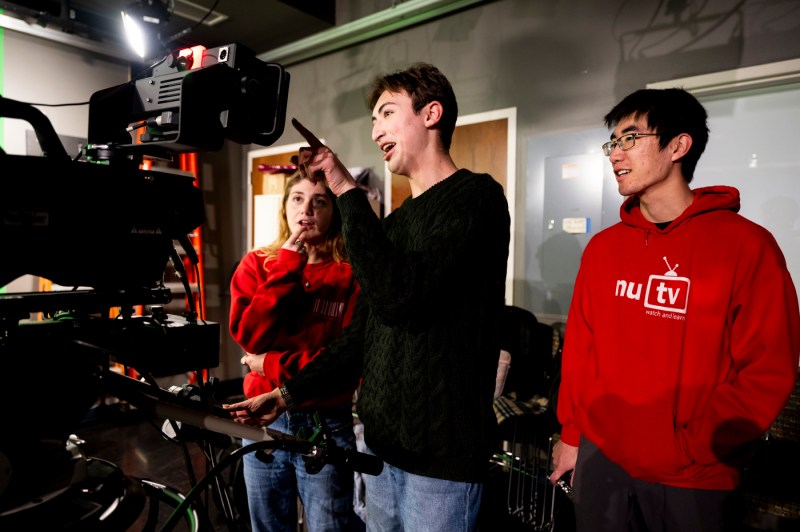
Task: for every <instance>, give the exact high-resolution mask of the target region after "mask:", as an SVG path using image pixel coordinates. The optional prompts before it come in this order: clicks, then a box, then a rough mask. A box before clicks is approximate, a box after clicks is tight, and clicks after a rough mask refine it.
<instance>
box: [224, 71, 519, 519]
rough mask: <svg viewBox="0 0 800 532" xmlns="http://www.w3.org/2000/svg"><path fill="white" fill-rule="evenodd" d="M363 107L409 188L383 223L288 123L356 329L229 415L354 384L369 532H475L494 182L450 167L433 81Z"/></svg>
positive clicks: (489, 414) (421, 76)
mask: <svg viewBox="0 0 800 532" xmlns="http://www.w3.org/2000/svg"><path fill="white" fill-rule="evenodd" d="M369 107H370V109H372V122H373V129H372V139H373V140H374V141H375V143H376V144H377V145H378V147H379V148H380V149H381V151H382V152H383V153H384V156H383V158H384V160H385V161H386V162H387V164H388V166H389V169H390V170H391V171H392V172H394V173H396V174H400V175H404V176H406V177H408V179H409V183H410V185H411V197H409V198H408V199H407V200H406V201H405V202H404V203H403V204H402V206H401V207H400V208H399V209H397V210H395V211H393V212H392V213H391V214H390V215H389V216H387V217H386V218H385V219H384V220H383V221H381V220H379V219H378V217H377V216H375V214H374V212H373V211H372V209H371V207H370V205H369V203H368V201H367V198H366V196H365V194H364V193H363V192H362V191H361V190H359V189H358V188H357V186H356V183H355V181H354V179H353V178H352V176H351V175H350V174H349V173H348V171H347V169H346V168H345V166H344V165H343V164H342V163H341V162H340V161H339V160H338V158H337V157H336V155H335V154H334V152H333V151H332V150H330V149H329V148H328V147H326V146H324V145H322V143H321V142H320V141H319V140H318V139H317V138H316V137H315V136H314V135H313V134H312V133H310V132H309V131H308V130H306V129H305V128H304V127H303V126H302V125H300V124H299V123H298V122H296V121H295V122H294V124H295V127H296V128H297V129H298V131H300V132H301V133H302V134H303V136H304V137H305V138H306V140H307V141H308V142H309V145H310V147H309V148H308V149H303V150H301V153H300V159H301V165H302V166H303V168H304V171H305V172H308V173H310V174H313V175H318V176H320V177H321V176H324V179H325V180H326V181H327V183H328V185H329V186H330V188H331V190H333V192H334V193H335V194H336V196H337V202H338V205H339V208H340V210H341V213H342V220H343V233H344V237H345V245H346V247H347V252H348V256H349V257H350V261H351V263H352V266H353V270H354V272H355V274H356V278H357V280H358V282H359V284H360V285H361V295H360V297H359V301H358V303H357V305H356V310H355V316H354V318H353V320H352V322H351V324H350V326H349V327H348V328H347V329H345V331H344V332H343V334H342V335H341V336H340V337H339V338H338V339H337V340H336V341H335V342H334V343H333V344H331V345H330V347H329V348H328V349H327V351H326V353H323V354H322V355H321V356H320V357H318V358H317V359H316V360H314V361H313V362H312V363H311V364H309V365H308V366H307V367H306V368H304V370H303V371H302V372H300V373H299V374H298V375H297V376H296V377H294V378H293V379H291V380H289V381H287V382H285V383H284V384H283V386H281V387H280V388H278V389H276V390H274V391H272V392H270V393H268V394H264V395H262V396H259V397H256V398H253V399H250V400H248V401H245V402H242V403H238V404H235V405H230V406H228V407H227V408H228V409H229V410H231V415H232V417H233V418H234V419H235V420H237V421H239V422H242V423H247V424H253V425H264V424H268V423H270V422H271V421H272V420H274V419H275V418H276V417H277V416H278V415H280V414H281V413H282V412H284V411H285V410H286V409H288V408H291V407H292V406H293V405H300V404H302V403H303V402H305V401H307V400H309V399H311V398H317V397H320V396H325V395H330V394H334V393H336V392H340V391H342V390H344V389H346V388H347V386H350V385H352V383H353V382H354V381H355V380H357V379H359V378H360V379H361V381H362V388H361V392H360V394H359V400H358V404H357V409H358V414H359V417H360V418H361V420H362V421H363V423H364V437H365V442H366V445H367V447H368V448H369V449H370V451H371V452H373V453H374V454H375V455H376V456H378V457H379V458H381V459H382V460H383V461H384V468H383V471H382V473H381V474H380V475H379V476H369V475H367V476H366V477H365V482H366V502H367V529H368V530H447V531H449V532H450V531H456V532H457V531H469V530H475V528H476V523H477V515H478V509H479V506H480V500H481V494H482V491H483V482H484V479H485V474H486V472H487V470H488V465H489V457H490V455H491V453H492V451H493V449H494V445H495V443H496V441H495V428H496V420H495V416H494V413H493V410H492V397H493V392H494V385H495V375H496V369H497V357H498V354H499V352H500V342H499V335H498V331H499V323H498V322H499V318H500V312H501V310H502V309H503V306H504V299H503V296H504V286H505V276H506V262H507V259H508V244H509V238H510V220H509V213H508V204H507V202H506V199H505V196H504V194H503V189H502V186H501V185H500V184H499V183H497V182H496V181H495V180H494V179H492V177H491V176H489V175H487V174H475V173H472V172H470V171H468V170H464V169H458V168H457V167H456V165H455V163H454V162H453V159H452V158H451V157H450V153H449V150H450V142H451V139H452V135H453V130H454V129H455V123H456V117H457V115H458V108H457V104H456V98H455V94H454V92H453V89H452V87H451V86H450V83H449V81H448V80H447V78H445V76H444V75H443V74H442V73H441V72H440V71H439V70H438V69H436V68H435V67H433V66H432V65H428V64H423V63H418V64H415V65H412V66H411V67H409V68H408V69H406V70H404V71H400V72H395V73H393V74H389V75H386V76H383V77H380V78H378V79H377V80H376V81H375V83H374V85H373V88H372V91H371V93H370V97H369ZM321 178H322V177H321Z"/></svg>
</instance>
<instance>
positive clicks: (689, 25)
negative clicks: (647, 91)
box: [612, 0, 769, 99]
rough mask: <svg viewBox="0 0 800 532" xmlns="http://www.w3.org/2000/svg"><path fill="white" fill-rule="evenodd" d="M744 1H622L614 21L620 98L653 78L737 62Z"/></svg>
mask: <svg viewBox="0 0 800 532" xmlns="http://www.w3.org/2000/svg"><path fill="white" fill-rule="evenodd" d="M746 3H747V2H746V1H745V0H741V1H739V2H737V3H736V4H735V5H733V6H732V7H730V8H728V9H725V10H720V8H719V7H718V6H717V5H714V2H704V3H702V4H699V6H698V4H696V3H693V2H659V3H657V4H642V3H640V2H624V3H623V4H622V5H621V6H620V9H619V11H617V13H616V15H615V17H614V21H613V26H612V34H613V36H614V39H615V40H616V42H617V46H618V54H619V65H618V68H617V76H616V83H615V84H614V94H615V95H616V96H617V99H622V98H624V97H625V96H626V95H627V94H629V93H630V92H632V91H634V90H636V89H640V88H642V87H643V86H644V85H646V84H647V83H650V82H653V81H662V80H665V79H672V78H676V77H686V76H692V75H697V74H703V73H705V72H707V71H708V65H714V70H729V69H734V68H737V67H739V66H740V65H741V60H742V49H743V47H744V26H745V22H744V13H743V8H744V4H746ZM726 7H727V6H726ZM762 9H769V8H767V7H762Z"/></svg>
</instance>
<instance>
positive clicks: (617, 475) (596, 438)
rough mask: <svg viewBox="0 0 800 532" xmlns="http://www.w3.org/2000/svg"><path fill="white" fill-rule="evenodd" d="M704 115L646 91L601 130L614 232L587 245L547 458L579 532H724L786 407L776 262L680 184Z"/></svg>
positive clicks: (733, 204) (788, 287)
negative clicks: (616, 205)
mask: <svg viewBox="0 0 800 532" xmlns="http://www.w3.org/2000/svg"><path fill="white" fill-rule="evenodd" d="M706 119H707V115H706V111H705V109H704V108H703V106H702V105H701V104H700V103H699V102H698V101H697V100H696V99H695V98H694V97H693V96H692V95H690V94H689V93H688V92H686V91H684V90H681V89H664V90H655V89H644V90H639V91H636V92H634V93H633V94H631V95H629V96H628V97H626V98H625V99H624V100H623V101H622V102H620V103H619V104H618V105H617V106H616V107H614V109H612V110H611V112H610V113H608V115H606V117H605V121H606V125H607V126H608V127H609V128H613V132H612V133H611V141H610V142H608V143H606V144H604V145H603V151H604V153H605V154H606V155H607V156H608V157H609V160H610V162H611V164H612V166H613V169H614V175H615V176H616V179H617V184H618V187H619V192H620V194H622V195H623V196H626V197H627V199H626V200H625V202H624V203H623V205H622V207H621V209H620V217H621V222H620V223H617V224H616V225H614V226H612V227H610V228H608V229H606V230H604V231H601V232H600V233H599V234H597V235H596V236H595V237H594V238H593V239H592V240H591V241H590V242H589V244H588V245H587V247H586V249H585V251H584V253H583V257H582V259H581V267H580V271H579V272H578V278H577V280H576V284H575V292H574V295H573V299H572V303H571V305H570V310H569V316H568V319H567V328H566V333H565V337H564V340H565V343H564V353H563V365H562V384H561V387H560V390H559V401H558V417H559V420H560V422H561V424H562V425H563V430H562V432H561V440H560V442H559V443H558V444H557V445H556V447H555V449H554V452H553V466H554V471H553V473H552V475H551V481H553V482H555V481H557V480H558V479H559V478H561V477H562V476H565V474H568V473H569V472H570V471H573V473H572V476H571V478H568V479H567V477H566V476H565V479H567V480H570V481H571V482H573V487H574V490H575V511H576V519H577V525H578V530H579V531H585V530H591V531H599V530H607V531H617V530H620V531H624V530H638V529H644V530H676V531H677V530H680V531H681V532H687V531H688V532H691V531H697V532H701V531H702V532H708V531H715V530H725V529H726V526H728V524H727V522H726V521H727V520H729V515H728V513H727V511H726V508H727V506H728V503H729V502H730V500H731V495H732V493H733V490H734V488H736V486H737V485H738V484H739V481H740V473H741V458H743V454H744V453H743V450H744V448H745V447H746V444H747V443H749V442H752V441H754V440H756V439H757V438H758V437H759V436H760V435H762V434H763V433H764V432H765V431H766V430H767V428H768V427H769V426H770V424H771V423H772V422H773V421H774V419H775V418H776V417H777V415H778V414H779V412H780V411H781V409H782V408H783V406H784V405H785V403H786V400H787V399H788V397H789V395H790V393H791V391H792V387H793V385H794V381H795V378H796V375H797V369H798V353H800V316H799V315H798V303H797V295H796V292H795V287H794V285H793V283H792V279H791V277H790V274H789V272H788V270H787V268H786V262H785V260H784V257H783V254H782V253H781V250H780V249H779V248H778V245H777V243H776V242H775V239H774V238H773V236H772V235H771V234H770V233H769V232H768V231H767V230H766V229H764V228H763V227H761V226H759V225H757V224H755V223H753V222H751V221H749V220H747V219H745V218H743V217H742V216H740V215H739V214H737V212H738V210H739V192H738V190H736V189H734V188H731V187H725V186H713V187H706V188H697V189H691V188H690V186H689V183H690V182H691V180H692V177H693V175H694V169H695V166H696V164H697V161H698V159H699V158H700V155H701V154H702V153H703V150H704V149H705V146H706V142H707V140H708V127H707V125H706Z"/></svg>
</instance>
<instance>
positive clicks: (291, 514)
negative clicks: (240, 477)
mask: <svg viewBox="0 0 800 532" xmlns="http://www.w3.org/2000/svg"><path fill="white" fill-rule="evenodd" d="M320 414H321V417H322V420H323V422H324V423H325V424H326V425H327V426H328V427H329V428H330V430H331V436H332V437H333V440H334V441H335V442H336V445H338V446H339V447H341V448H344V449H355V446H356V441H355V434H354V433H353V414H352V411H351V408H350V406H346V407H341V408H338V409H327V410H325V411H324V413H323V411H320ZM306 427H307V428H310V429H313V428H314V418H313V413H312V412H285V413H284V414H282V415H281V416H280V417H279V418H278V419H276V420H275V421H274V422H273V423H272V424H271V425H270V428H272V429H275V430H278V431H280V432H283V433H285V434H290V435H293V436H294V435H297V432H298V431H299V430H300V429H301V428H306ZM250 443H252V441H249V440H243V441H242V445H243V446H244V445H248V444H250ZM272 456H273V457H274V459H273V460H272V461H271V462H270V463H264V462H262V461H261V460H259V459H258V458H256V453H248V454H246V455H245V456H244V457H243V458H242V460H243V462H244V468H243V469H244V481H245V487H246V488H247V504H248V506H249V510H250V522H251V524H252V529H253V531H269V532H276V531H286V532H295V531H296V530H297V522H298V521H297V514H298V512H297V497H298V496H299V497H300V500H302V502H303V508H304V511H305V516H306V526H307V527H308V530H309V532H323V531H324V532H329V531H349V530H353V529H357V525H358V524H359V522H360V520H359V519H358V517H357V516H356V515H355V514H354V513H353V489H354V488H353V471H352V469H349V468H348V467H346V466H341V465H340V466H333V465H331V464H326V465H325V466H324V467H323V468H322V470H321V471H320V472H319V473H316V474H309V473H307V472H306V468H305V462H304V461H303V455H301V454H297V453H290V452H287V451H282V450H276V451H274V452H273V453H272ZM361 526H362V528H363V523H361Z"/></svg>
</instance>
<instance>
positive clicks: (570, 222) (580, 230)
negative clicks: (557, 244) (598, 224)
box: [561, 218, 591, 234]
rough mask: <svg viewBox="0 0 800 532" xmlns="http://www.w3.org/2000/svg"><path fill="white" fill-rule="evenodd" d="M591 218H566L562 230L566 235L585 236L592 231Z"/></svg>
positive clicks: (562, 221)
mask: <svg viewBox="0 0 800 532" xmlns="http://www.w3.org/2000/svg"><path fill="white" fill-rule="evenodd" d="M590 228H591V222H590V221H589V218H564V219H563V220H561V230H562V231H564V232H565V233H572V234H585V233H588V232H589V231H590V230H591V229H590Z"/></svg>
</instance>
